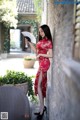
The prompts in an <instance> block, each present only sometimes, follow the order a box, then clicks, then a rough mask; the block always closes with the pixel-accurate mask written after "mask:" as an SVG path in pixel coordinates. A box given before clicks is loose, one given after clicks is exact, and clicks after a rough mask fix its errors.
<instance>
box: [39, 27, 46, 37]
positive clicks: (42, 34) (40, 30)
mask: <svg viewBox="0 0 80 120" xmlns="http://www.w3.org/2000/svg"><path fill="white" fill-rule="evenodd" d="M39 34H40V36H41V37H42V38H43V37H45V33H44V31H43V29H42V28H39Z"/></svg>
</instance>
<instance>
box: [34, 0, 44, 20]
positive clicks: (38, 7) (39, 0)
mask: <svg viewBox="0 0 80 120" xmlns="http://www.w3.org/2000/svg"><path fill="white" fill-rule="evenodd" d="M33 1H34V6H35V10H36V14H37V20H38V22H40V21H41V15H42V0H33Z"/></svg>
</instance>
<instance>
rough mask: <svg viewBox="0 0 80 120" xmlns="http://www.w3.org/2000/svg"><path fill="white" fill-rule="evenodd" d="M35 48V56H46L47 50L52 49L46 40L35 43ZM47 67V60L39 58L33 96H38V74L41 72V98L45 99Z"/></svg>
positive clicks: (50, 43) (48, 63) (48, 62)
mask: <svg viewBox="0 0 80 120" xmlns="http://www.w3.org/2000/svg"><path fill="white" fill-rule="evenodd" d="M36 48H37V54H47V52H48V50H49V49H52V42H51V41H50V40H48V39H43V40H40V41H39V42H38V43H37V45H36ZM49 67H50V61H49V58H46V57H42V56H40V57H39V69H38V72H37V74H36V79H35V83H34V90H35V95H37V94H38V80H39V75H40V72H42V84H41V88H42V94H43V97H46V86H47V70H48V69H49Z"/></svg>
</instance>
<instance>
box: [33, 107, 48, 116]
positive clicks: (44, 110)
mask: <svg viewBox="0 0 80 120" xmlns="http://www.w3.org/2000/svg"><path fill="white" fill-rule="evenodd" d="M43 112H46V113H47V107H46V106H44V109H43ZM34 114H35V115H40V112H37V113H34Z"/></svg>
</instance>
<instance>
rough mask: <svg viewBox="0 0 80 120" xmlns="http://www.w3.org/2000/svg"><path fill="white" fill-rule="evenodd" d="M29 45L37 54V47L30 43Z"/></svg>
mask: <svg viewBox="0 0 80 120" xmlns="http://www.w3.org/2000/svg"><path fill="white" fill-rule="evenodd" d="M28 43H29V45H30V47H31V49H32V50H33V51H34V52H35V53H37V51H36V47H35V46H34V44H33V43H31V42H28Z"/></svg>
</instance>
